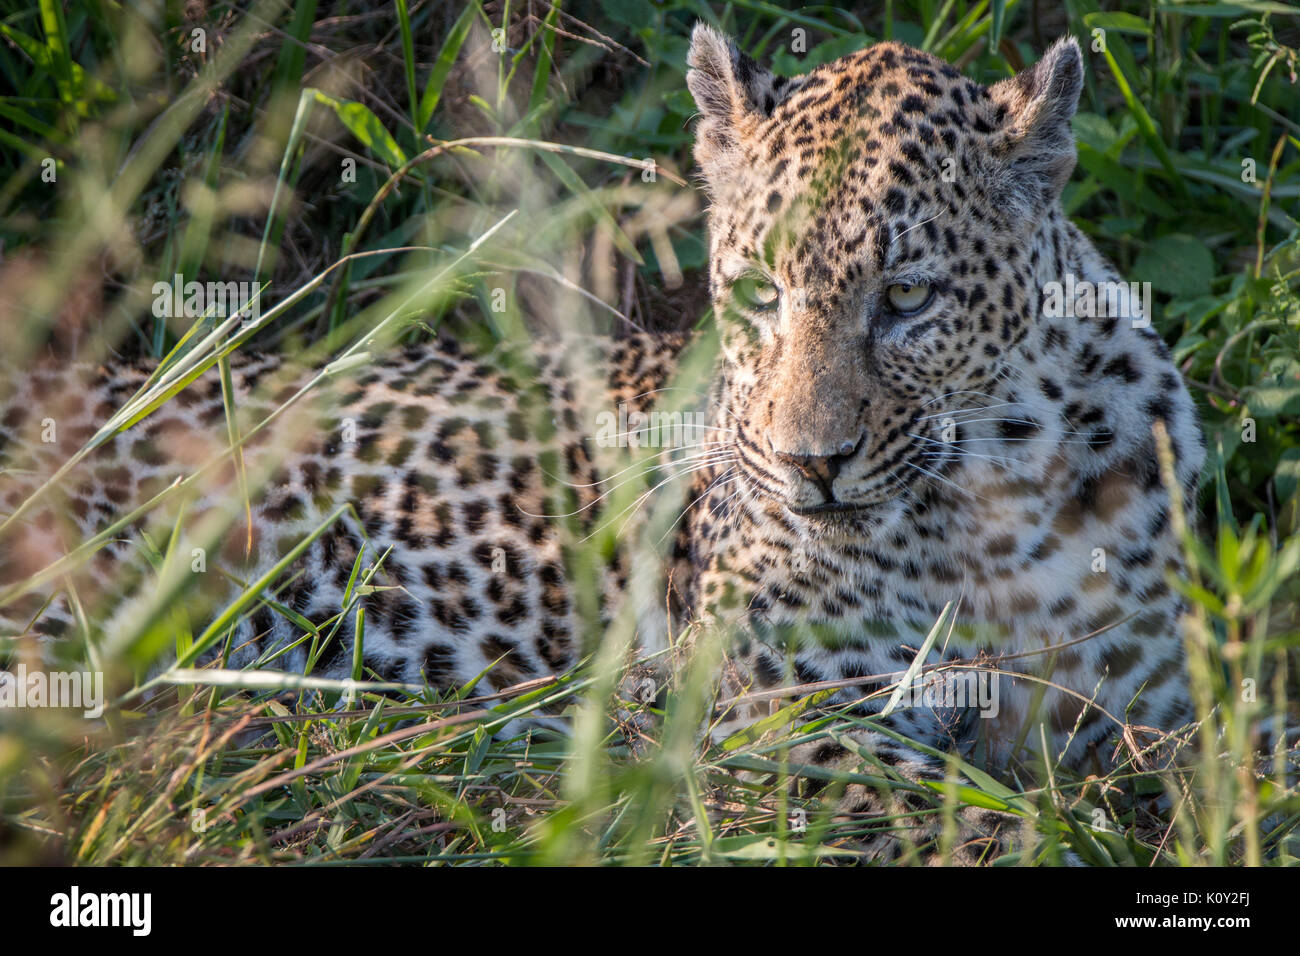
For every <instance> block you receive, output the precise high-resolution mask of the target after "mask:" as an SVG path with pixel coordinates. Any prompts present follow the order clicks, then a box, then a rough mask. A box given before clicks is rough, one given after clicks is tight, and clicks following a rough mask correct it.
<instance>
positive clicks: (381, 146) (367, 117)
mask: <svg viewBox="0 0 1300 956" xmlns="http://www.w3.org/2000/svg"><path fill="white" fill-rule="evenodd" d="M311 92H312V94H313V95H314V96H315V97H316V102H317V103H321V104H322V105H324V106H328V107H329V108H330V109H332V110H333V111H334V115H335V116H337V117H338V118H339V122H340V123H342V124H343V125H344V126H346V127H347V130H348V132H349V133H351V134H352V135H353V136H355V137H356V138H357V139H358V140H359V141H360V142H361V143H362V144H363V145H364V146H365V147H366V148H367V149H369V150H370V151H371V152H372V153H374V154H375V155H376V156H378V157H379V158H380V159H382V160H383V161H384V162H385V163H387V164H388V165H389V166H393V167H396V166H401V165H402V164H403V163H405V162H406V154H405V153H403V152H402V148H401V147H400V146H398V145H397V140H395V139H393V136H392V134H391V133H389V132H388V130H387V129H385V128H384V124H383V123H381V122H379V117H378V116H376V115H375V114H374V113H372V112H371V111H370V107H368V106H366V105H365V104H364V103H355V102H353V101H352V100H337V99H335V98H334V97H332V96H330V95H329V94H328V93H322V92H321V91H320V90H315V89H314V90H312V91H311Z"/></svg>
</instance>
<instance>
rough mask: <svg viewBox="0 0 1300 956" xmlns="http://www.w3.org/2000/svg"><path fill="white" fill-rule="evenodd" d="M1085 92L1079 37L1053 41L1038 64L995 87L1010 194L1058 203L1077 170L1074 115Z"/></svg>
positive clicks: (1040, 202) (1036, 202)
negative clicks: (1057, 199) (1066, 184)
mask: <svg viewBox="0 0 1300 956" xmlns="http://www.w3.org/2000/svg"><path fill="white" fill-rule="evenodd" d="M1082 90H1083V55H1082V54H1081V53H1080V52H1079V44H1078V42H1077V41H1076V40H1075V39H1074V37H1068V36H1067V37H1063V38H1061V39H1060V40H1057V41H1056V42H1055V43H1053V44H1052V45H1051V46H1050V47H1049V48H1048V50H1047V52H1046V53H1044V54H1043V56H1042V59H1040V60H1039V61H1038V62H1037V63H1035V64H1034V65H1033V66H1031V67H1028V68H1026V69H1024V70H1021V71H1020V72H1019V73H1017V74H1016V75H1015V76H1013V77H1011V78H1010V79H1006V80H1001V81H999V82H997V83H995V84H993V86H991V87H990V88H989V96H990V97H992V99H993V102H994V103H995V104H996V105H997V106H999V107H1001V108H1002V110H1003V120H1002V132H1003V134H1004V138H1003V139H1002V141H1001V143H1000V144H999V145H998V147H997V152H999V153H1000V154H1001V158H1002V159H1003V161H1004V162H1006V163H1007V167H1006V176H1005V180H1004V181H1005V182H1006V185H1007V187H1008V192H1009V193H1011V194H1012V195H1019V196H1021V197H1022V199H1029V200H1030V201H1031V202H1032V203H1033V205H1034V206H1035V207H1036V209H1039V210H1041V209H1042V208H1045V207H1046V206H1047V205H1048V204H1050V203H1051V202H1053V201H1054V200H1055V199H1056V198H1057V197H1058V196H1059V195H1060V194H1061V190H1062V189H1063V188H1064V187H1065V183H1066V181H1067V180H1068V179H1069V178H1070V173H1071V171H1073V169H1074V161H1075V152H1074V133H1073V131H1072V130H1071V129H1070V118H1071V117H1073V116H1074V111H1075V109H1076V108H1077V107H1078V105H1079V93H1080V92H1081V91H1082Z"/></svg>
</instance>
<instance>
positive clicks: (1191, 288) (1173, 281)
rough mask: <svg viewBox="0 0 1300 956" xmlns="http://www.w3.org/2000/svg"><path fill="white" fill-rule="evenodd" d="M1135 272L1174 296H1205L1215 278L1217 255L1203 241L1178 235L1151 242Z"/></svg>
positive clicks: (1155, 286) (1140, 255) (1134, 269)
mask: <svg viewBox="0 0 1300 956" xmlns="http://www.w3.org/2000/svg"><path fill="white" fill-rule="evenodd" d="M1133 272H1134V274H1136V276H1137V277H1138V278H1139V279H1141V280H1144V281H1146V282H1150V283H1151V285H1152V286H1153V287H1154V288H1155V289H1158V290H1159V291H1161V292H1168V293H1169V294H1170V295H1179V296H1187V297H1190V296H1196V295H1204V294H1205V293H1207V292H1209V291H1210V280H1211V279H1213V278H1214V256H1213V255H1211V254H1210V250H1209V249H1207V248H1206V247H1205V243H1203V242H1201V240H1199V239H1197V238H1195V237H1193V236H1188V235H1183V234H1181V233H1174V234H1172V235H1168V236H1161V237H1160V238H1159V239H1156V240H1154V241H1153V242H1150V243H1148V244H1147V247H1146V248H1145V249H1143V250H1142V252H1141V253H1140V254H1139V255H1138V257H1137V262H1136V263H1134V265H1133Z"/></svg>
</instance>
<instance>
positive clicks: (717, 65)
mask: <svg viewBox="0 0 1300 956" xmlns="http://www.w3.org/2000/svg"><path fill="white" fill-rule="evenodd" d="M686 62H687V64H688V65H689V66H690V70H689V71H688V72H687V74H686V85H687V87H688V88H689V89H690V91H691V95H692V96H694V97H695V105H696V106H698V107H699V109H700V122H699V125H698V126H697V127H696V130H695V159H696V161H697V162H698V163H699V164H700V167H701V168H702V169H703V170H704V174H705V176H706V177H707V178H709V179H710V180H714V181H716V180H717V179H718V178H719V177H720V176H722V175H725V171H726V168H727V166H728V165H729V164H731V163H737V162H743V158H742V156H741V153H742V150H741V144H742V142H743V140H744V138H745V135H746V133H747V132H748V131H749V129H750V128H751V127H752V126H753V124H754V123H755V122H756V121H757V120H759V119H760V118H762V117H764V116H767V115H768V114H770V113H771V112H772V109H773V108H774V107H775V106H776V104H777V102H779V101H780V99H781V95H780V94H782V93H788V92H789V89H788V81H786V80H781V79H777V78H776V77H774V76H773V75H772V74H771V73H770V72H769V71H767V70H765V69H763V68H762V67H761V66H759V65H758V64H757V63H755V62H754V60H753V59H752V58H751V57H749V56H748V55H747V54H745V53H743V52H742V51H741V50H739V49H738V48H737V47H736V44H734V43H733V42H732V41H731V40H729V39H728V38H727V37H725V36H723V35H722V34H721V33H719V32H718V31H717V30H715V29H713V28H712V27H710V26H709V25H708V24H705V23H697V24H696V25H695V29H694V30H693V31H692V32H691V49H690V53H689V54H687V57H686Z"/></svg>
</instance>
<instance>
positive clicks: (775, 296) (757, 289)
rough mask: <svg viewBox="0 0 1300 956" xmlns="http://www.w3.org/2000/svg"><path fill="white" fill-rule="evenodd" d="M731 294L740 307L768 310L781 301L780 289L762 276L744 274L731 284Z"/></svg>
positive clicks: (751, 309) (754, 310)
mask: <svg viewBox="0 0 1300 956" xmlns="http://www.w3.org/2000/svg"><path fill="white" fill-rule="evenodd" d="M731 294H732V295H733V296H735V298H736V303H737V305H739V306H740V307H741V308H742V309H746V310H748V311H750V312H770V311H771V310H772V309H775V308H776V307H777V304H778V303H779V302H780V301H781V291H780V290H779V289H778V288H777V287H776V286H775V285H774V284H772V283H771V282H769V281H768V280H767V279H764V278H763V277H762V276H756V275H744V276H741V277H740V278H739V279H737V280H736V281H735V282H733V283H732V285H731Z"/></svg>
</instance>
